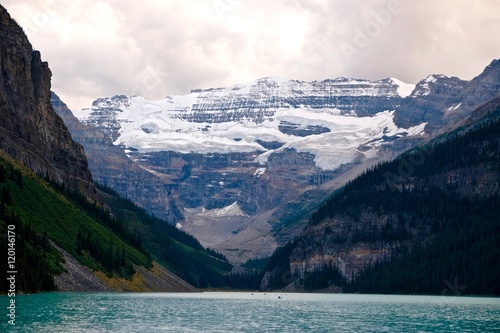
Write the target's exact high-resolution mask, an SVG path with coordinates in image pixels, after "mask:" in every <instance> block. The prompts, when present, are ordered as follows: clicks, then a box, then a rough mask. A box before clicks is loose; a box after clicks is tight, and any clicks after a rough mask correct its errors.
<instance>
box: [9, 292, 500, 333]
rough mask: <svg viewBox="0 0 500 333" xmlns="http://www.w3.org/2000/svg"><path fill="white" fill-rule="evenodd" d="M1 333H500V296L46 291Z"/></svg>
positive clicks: (28, 300) (26, 298) (20, 306)
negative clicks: (12, 324) (13, 324)
mask: <svg viewBox="0 0 500 333" xmlns="http://www.w3.org/2000/svg"><path fill="white" fill-rule="evenodd" d="M0 300H1V301H2V302H1V304H2V309H3V310H2V312H3V313H2V323H1V324H0V332H23V333H24V332H36V333H40V332H50V333H55V332H64V333H70V332H99V333H101V332H141V333H142V332H176V333H182V332H206V333H212V332H258V333H261V332H287V333H288V332H289V333H292V332H356V333H363V332H447V333H449V332H500V299H499V298H468V297H440V296H391V295H389V296H388V295H346V294H285V293H283V294H280V293H266V294H264V293H254V294H252V293H192V294H175V293H174V294H168V293H42V294H35V295H18V296H17V297H16V321H15V323H16V326H11V325H9V324H8V323H7V320H8V317H7V315H6V314H7V310H6V307H5V304H6V303H7V302H8V298H7V297H6V296H2V297H0Z"/></svg>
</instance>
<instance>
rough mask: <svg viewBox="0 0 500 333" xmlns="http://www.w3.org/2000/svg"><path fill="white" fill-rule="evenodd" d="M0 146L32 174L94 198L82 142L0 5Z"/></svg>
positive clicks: (43, 67)
mask: <svg viewBox="0 0 500 333" xmlns="http://www.w3.org/2000/svg"><path fill="white" fill-rule="evenodd" d="M0 66H1V72H0V73H1V74H0V148H1V149H3V150H5V151H7V152H8V153H9V154H10V155H11V156H13V157H14V158H16V159H17V160H19V161H21V162H22V163H23V164H24V165H26V166H27V167H29V168H30V169H32V170H33V171H35V172H36V173H38V174H40V175H42V176H44V177H48V178H50V179H52V180H53V181H56V182H58V183H61V184H64V186H67V187H68V188H71V189H78V190H79V191H81V192H82V193H85V195H86V196H87V197H88V198H89V199H91V200H93V201H99V198H98V196H97V194H96V191H95V188H94V186H93V183H92V176H91V173H90V171H89V169H88V164H87V160H86V158H85V154H84V151H83V147H82V146H81V145H80V144H78V143H76V142H75V141H73V139H72V137H71V134H70V132H69V131H68V129H67V128H66V126H65V125H64V122H63V120H62V119H61V118H60V117H59V116H58V115H57V114H56V113H55V112H54V109H53V107H52V105H51V103H50V79H51V75H52V74H51V72H50V69H49V67H48V64H47V63H46V62H43V61H42V59H41V55H40V52H38V51H34V50H33V47H32V46H31V44H30V43H29V41H28V39H27V37H26V35H25V33H24V32H23V30H22V28H21V27H20V26H19V25H18V24H17V23H16V22H15V21H14V20H13V19H12V18H11V17H10V15H9V14H8V13H7V11H6V10H5V8H3V7H2V6H0Z"/></svg>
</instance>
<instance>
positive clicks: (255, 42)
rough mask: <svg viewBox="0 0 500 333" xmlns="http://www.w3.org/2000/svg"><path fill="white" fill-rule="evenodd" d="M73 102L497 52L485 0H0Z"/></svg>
mask: <svg viewBox="0 0 500 333" xmlns="http://www.w3.org/2000/svg"><path fill="white" fill-rule="evenodd" d="M3 5H4V6H5V7H6V8H7V10H9V12H10V13H11V15H12V16H13V17H14V18H15V19H16V20H17V21H19V22H20V23H21V25H22V26H23V27H24V28H25V30H26V32H27V34H28V37H29V38H30V40H31V42H32V44H33V45H34V47H35V48H37V49H39V50H41V52H42V57H43V58H44V59H45V60H47V61H49V64H50V67H51V69H52V72H53V90H54V91H56V92H57V93H58V94H59V95H60V96H61V98H62V99H63V100H64V101H65V102H67V103H68V105H69V106H70V107H71V108H73V109H79V108H83V107H86V106H89V105H90V103H91V102H92V101H93V100H94V99H96V98H98V97H102V96H109V95H114V94H142V95H144V96H145V97H147V98H150V99H159V98H162V97H164V96H166V95H169V94H184V93H188V92H189V91H190V90H191V89H194V88H208V87H220V86H226V85H231V84H236V83H243V82H247V81H251V80H254V79H256V78H259V77H262V76H270V75H279V76H282V77H288V78H293V79H302V80H315V79H316V80H321V79H325V78H335V77H338V76H346V77H356V78H368V79H381V78H386V77H389V76H393V77H398V78H399V79H401V80H403V81H407V82H417V81H418V80H420V79H423V78H424V77H426V76H427V75H428V74H431V73H443V74H446V75H449V76H458V77H461V78H463V79H471V78H472V77H474V76H475V75H478V74H479V73H480V72H481V71H482V69H483V68H484V67H485V66H486V65H488V64H489V62H491V60H493V59H494V58H499V57H500V43H498V42H497V40H496V39H497V38H498V37H497V36H499V35H500V20H498V17H497V16H498V13H499V12H500V2H499V1H496V0H478V1H474V2H471V1H465V0H454V1H450V0H433V1H431V0H419V1H409V0H400V1H398V0H371V1H352V0H310V1H302V0H277V1H264V0H190V1H180V0H165V1H153V0H150V1H148V0H145V1H142V2H137V1H132V0H124V1H118V0H109V1H106V2H104V1H98V0H85V1H84V0H73V1H70V0H39V1H31V0H6V1H5V0H4V1H3Z"/></svg>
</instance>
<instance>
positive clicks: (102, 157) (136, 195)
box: [50, 92, 182, 223]
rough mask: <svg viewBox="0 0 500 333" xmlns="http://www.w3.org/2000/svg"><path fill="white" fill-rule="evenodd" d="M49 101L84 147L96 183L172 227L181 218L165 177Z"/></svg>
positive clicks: (54, 98)
mask: <svg viewBox="0 0 500 333" xmlns="http://www.w3.org/2000/svg"><path fill="white" fill-rule="evenodd" d="M50 101H51V103H52V105H53V106H54V110H55V112H56V113H57V114H58V115H59V116H60V117H61V118H62V119H63V120H64V123H65V124H66V126H67V127H68V129H69V130H70V131H71V134H72V136H73V138H74V139H75V141H77V142H79V143H81V144H82V145H83V147H84V149H85V154H86V156H87V160H88V163H89V169H90V170H91V172H92V177H93V179H94V180H95V181H96V182H98V183H101V184H106V185H107V186H110V187H112V188H113V189H114V190H115V191H116V192H117V193H118V194H120V195H121V196H123V197H127V198H129V199H131V200H132V201H134V202H135V203H137V204H139V205H140V206H142V207H147V208H148V211H149V212H150V213H151V214H153V215H155V216H161V217H162V218H164V219H166V220H168V221H171V222H172V223H174V222H175V221H178V220H179V219H181V218H182V211H181V210H180V209H179V208H178V207H177V205H176V203H175V201H174V200H173V196H172V194H171V190H170V189H169V186H168V184H165V183H164V181H163V180H162V177H160V176H159V175H157V174H154V173H151V172H149V171H147V170H145V169H143V168H142V167H141V166H140V165H138V164H137V163H134V162H133V161H132V160H131V159H130V158H128V156H127V155H126V154H125V152H124V151H123V149H121V148H120V147H117V146H115V145H113V142H112V141H111V139H110V138H109V137H108V136H107V135H105V134H104V133H103V132H102V131H100V130H98V129H95V128H93V127H90V126H85V125H83V124H82V123H80V122H79V121H78V119H77V118H76V117H75V116H74V115H73V113H72V112H71V111H70V110H69V108H68V107H67V106H66V104H65V103H64V102H63V101H61V99H60V98H59V97H58V96H57V95H56V94H55V93H53V92H52V94H51V96H50Z"/></svg>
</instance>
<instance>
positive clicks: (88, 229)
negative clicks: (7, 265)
mask: <svg viewBox="0 0 500 333" xmlns="http://www.w3.org/2000/svg"><path fill="white" fill-rule="evenodd" d="M0 193H1V195H0V215H1V216H0V230H1V232H2V234H4V235H6V234H7V229H8V228H9V226H10V225H14V226H15V233H16V234H15V236H16V240H15V241H16V267H17V268H18V272H19V275H18V279H19V281H20V283H19V284H18V285H17V286H18V289H19V290H21V291H23V292H36V291H40V290H53V289H54V288H55V285H54V281H53V276H54V275H55V274H58V273H60V272H62V266H61V261H62V256H61V255H60V254H59V252H58V251H57V250H55V249H54V248H53V247H52V246H51V245H50V243H49V242H48V240H49V239H50V240H52V241H54V242H55V243H56V244H57V245H59V246H61V247H62V248H63V249H65V250H66V251H68V252H69V253H70V254H71V255H73V256H74V257H75V258H76V259H77V260H79V261H80V262H81V263H82V264H84V265H86V266H88V267H90V268H91V269H93V270H99V271H103V272H105V273H106V274H107V275H108V276H112V275H116V276H120V277H126V278H131V276H132V274H133V272H134V270H133V264H136V265H142V266H144V267H148V268H149V267H152V264H151V258H150V257H149V256H148V254H147V253H146V252H145V251H144V250H143V249H142V248H141V246H140V241H139V240H138V239H137V237H134V236H133V235H132V233H130V232H128V230H126V229H124V228H123V227H122V228H121V230H122V231H121V232H117V230H118V229H120V221H118V220H116V219H115V218H112V217H111V215H110V214H109V212H107V211H105V210H103V209H102V208H99V207H97V206H96V205H94V204H90V203H89V202H87V201H86V200H85V199H84V198H83V197H81V196H79V195H75V194H72V193H69V192H68V191H65V190H63V189H61V188H58V187H57V186H54V185H53V184H51V183H50V182H47V181H45V180H43V179H41V178H40V177H38V176H37V175H35V174H34V173H32V172H31V171H29V170H28V169H26V168H24V167H23V166H21V165H20V164H19V163H17V162H16V161H15V160H13V159H12V158H10V157H9V156H8V155H6V154H5V153H1V154H0ZM10 228H13V227H10ZM131 239H135V242H134V241H130V240H131ZM7 245H8V244H7V238H6V237H2V240H1V248H2V249H3V250H2V251H3V253H7V248H6V246H7ZM5 291H6V289H5V283H4V282H3V281H2V289H1V292H5Z"/></svg>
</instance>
